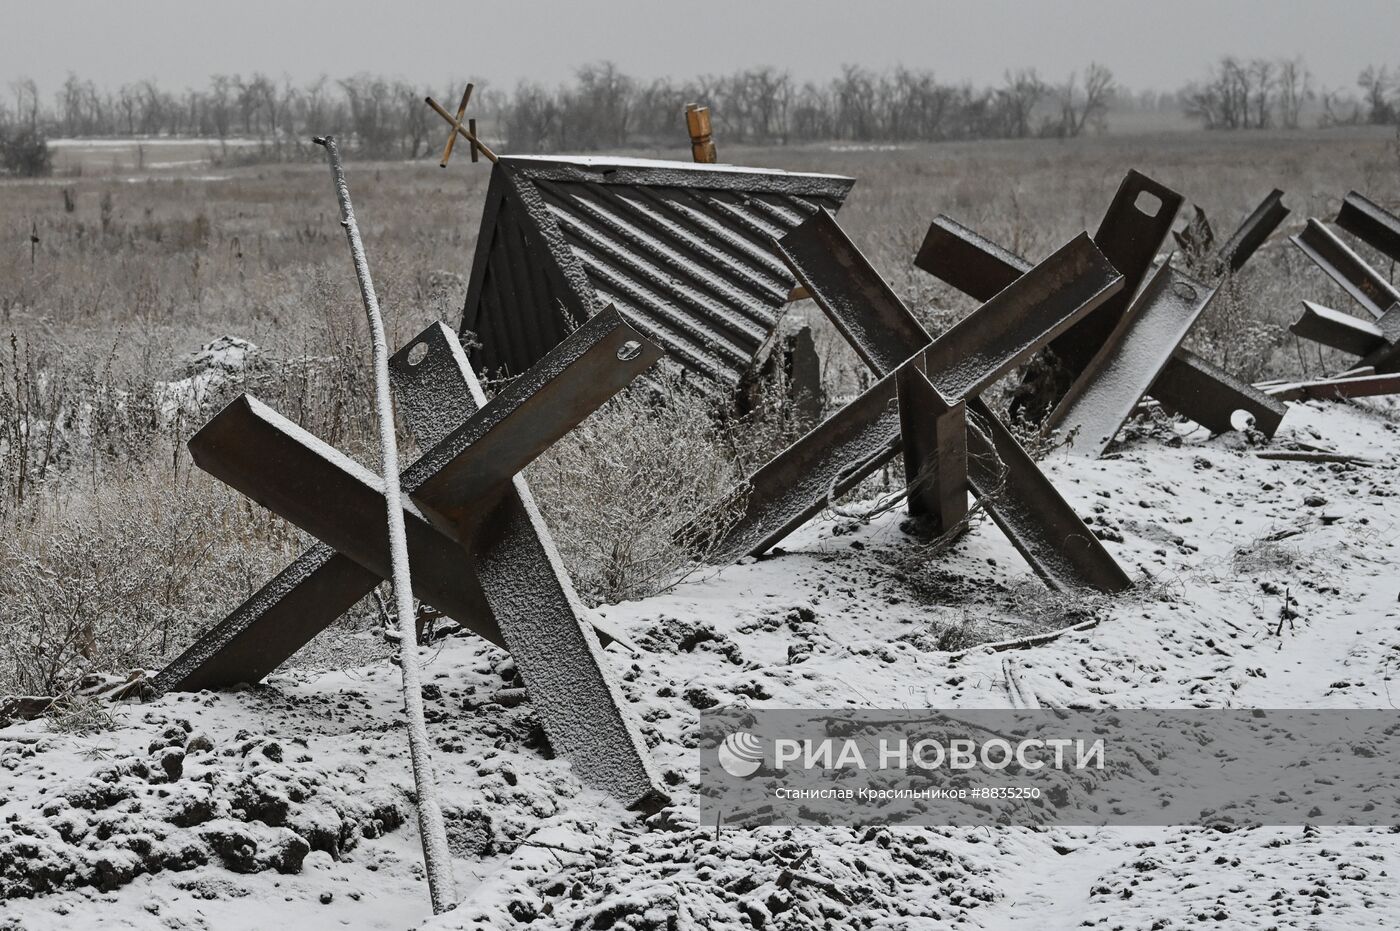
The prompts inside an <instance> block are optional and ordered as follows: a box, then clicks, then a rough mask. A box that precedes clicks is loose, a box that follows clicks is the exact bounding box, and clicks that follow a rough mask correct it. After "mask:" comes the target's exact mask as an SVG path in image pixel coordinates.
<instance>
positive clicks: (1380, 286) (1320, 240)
mask: <svg viewBox="0 0 1400 931" xmlns="http://www.w3.org/2000/svg"><path fill="white" fill-rule="evenodd" d="M1292 238H1293V243H1294V244H1295V245H1297V247H1298V248H1299V249H1301V250H1303V254H1304V255H1306V256H1307V257H1308V258H1310V259H1312V260H1313V263H1314V264H1315V265H1317V267H1318V268H1320V269H1322V270H1323V271H1324V272H1326V273H1327V276H1328V277H1329V278H1331V279H1332V280H1333V281H1335V282H1336V283H1337V284H1339V285H1340V286H1341V287H1342V289H1343V290H1344V291H1346V292H1347V293H1348V294H1350V295H1351V296H1352V298H1353V299H1354V300H1355V301H1356V302H1357V303H1359V304H1360V305H1361V306H1362V307H1364V308H1366V310H1367V312H1369V313H1370V314H1371V316H1372V317H1380V316H1382V315H1383V314H1384V313H1385V312H1386V311H1387V310H1389V309H1390V308H1391V307H1392V306H1393V305H1394V304H1396V303H1400V290H1397V289H1396V288H1395V286H1394V285H1392V284H1391V283H1390V282H1389V281H1386V280H1385V278H1384V277H1383V276H1381V274H1380V273H1379V272H1377V271H1376V270H1375V269H1374V268H1372V267H1371V266H1370V265H1367V264H1366V262H1365V261H1364V260H1363V259H1362V258H1361V257H1360V256H1359V255H1357V254H1356V253H1355V252H1353V251H1352V250H1351V248H1350V247H1349V246H1348V245H1347V244H1346V243H1344V242H1342V240H1341V239H1340V238H1338V237H1337V234H1336V233H1334V232H1332V231H1331V230H1329V229H1328V228H1327V227H1326V226H1324V225H1322V223H1321V222H1320V221H1319V220H1316V219H1311V218H1310V219H1309V220H1308V224H1307V226H1305V227H1304V228H1303V230H1302V231H1301V232H1299V233H1297V234H1295V235H1294V236H1293V237H1292Z"/></svg>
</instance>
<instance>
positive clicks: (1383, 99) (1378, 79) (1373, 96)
mask: <svg viewBox="0 0 1400 931" xmlns="http://www.w3.org/2000/svg"><path fill="white" fill-rule="evenodd" d="M1356 83H1357V84H1358V85H1359V86H1360V87H1361V93H1362V95H1363V96H1364V97H1365V99H1366V119H1367V121H1369V122H1371V123H1375V124H1378V125H1379V124H1385V123H1393V122H1394V121H1395V107H1394V106H1392V105H1391V102H1390V91H1391V89H1392V87H1393V86H1394V82H1393V80H1392V78H1391V76H1390V71H1389V69H1387V68H1386V67H1385V66H1384V65H1381V66H1380V67H1379V68H1378V67H1376V66H1375V65H1368V66H1367V67H1366V68H1365V69H1364V70H1362V72H1361V74H1360V75H1359V76H1358V77H1357V79H1356Z"/></svg>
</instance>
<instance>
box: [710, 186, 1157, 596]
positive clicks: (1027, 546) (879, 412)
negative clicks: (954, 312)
mask: <svg viewBox="0 0 1400 931" xmlns="http://www.w3.org/2000/svg"><path fill="white" fill-rule="evenodd" d="M777 244H778V249H779V251H780V253H781V254H782V256H783V258H784V260H785V261H786V262H787V264H788V267H789V268H790V269H791V270H792V271H793V273H794V274H795V275H796V276H797V279H798V281H800V282H801V283H802V284H803V285H804V286H805V287H806V288H807V290H808V291H809V292H810V293H811V295H812V297H813V299H814V300H816V302H817V304H818V305H819V306H820V307H821V308H822V310H823V311H824V312H825V313H826V314H827V316H828V317H830V318H831V320H832V322H833V323H834V324H835V325H836V327H837V329H839V330H840V331H841V333H842V334H843V335H844V336H845V337H846V339H847V340H848V341H850V343H851V345H852V346H853V347H854V348H855V349H856V351H857V353H859V354H860V356H861V358H862V359H864V360H865V362H866V364H867V365H869V366H870V367H871V369H872V370H874V372H875V374H876V375H878V376H880V379H881V380H880V381H879V382H877V383H876V384H875V385H874V386H873V387H871V388H870V389H869V390H867V391H865V392H864V393H862V394H861V395H859V396H858V397H857V398H856V399H855V400H853V401H852V402H851V403H850V404H848V405H846V406H845V407H844V408H842V409H841V410H840V411H837V412H836V413H835V414H834V415H832V416H831V417H830V418H828V419H827V420H826V421H825V422H823V423H822V424H821V425H819V426H818V427H817V428H816V429H814V430H812V431H811V432H810V433H808V434H807V435H806V436H804V437H802V438H801V439H799V440H798V441H797V442H796V443H794V444H793V445H792V446H791V447H789V448H788V449H787V450H785V451H784V452H782V453H780V454H779V455H778V456H777V457H775V458H774V459H773V460H772V461H771V462H769V463H768V464H767V465H765V466H763V467H762V468H761V469H759V470H758V471H757V472H755V473H754V474H753V475H751V476H750V477H749V478H748V480H747V481H746V483H745V488H746V489H747V495H746V497H745V499H744V504H743V508H742V511H741V514H740V516H739V518H738V520H737V521H736V522H734V523H733V524H732V525H731V526H730V527H729V528H728V529H727V531H726V532H725V534H724V536H723V538H722V539H720V540H719V541H716V545H715V547H714V549H715V552H716V553H717V554H719V557H720V558H721V559H729V560H732V559H737V558H739V557H740V556H743V555H746V554H754V555H757V554H759V553H762V552H763V551H764V550H767V549H768V548H769V547H771V546H773V545H774V544H776V543H777V542H778V541H780V540H781V539H782V538H783V537H785V536H787V535H788V534H789V533H791V532H792V531H793V530H796V529H797V528H798V527H799V526H801V525H802V524H803V523H805V522H806V521H807V520H808V519H810V518H811V517H813V516H815V515H816V514H817V513H819V512H820V511H821V510H822V509H823V508H824V507H826V506H827V505H828V503H829V502H830V501H831V499H832V498H834V497H836V496H839V495H841V494H844V493H846V492H847V491H849V490H851V489H852V488H854V487H855V486H856V485H857V484H858V483H859V482H860V481H861V480H862V479H864V478H865V477H866V476H868V475H870V474H871V473H873V472H874V471H875V470H876V469H878V468H880V466H882V465H884V464H885V463H886V462H888V461H889V460H890V459H892V458H894V457H895V456H896V455H899V454H900V452H901V451H903V454H904V466H905V482H906V486H907V487H908V489H909V510H910V512H911V513H914V514H916V515H921V516H924V517H926V518H928V519H929V520H930V521H931V522H932V524H933V529H935V530H937V531H940V532H946V531H948V530H950V529H952V528H953V527H954V526H955V525H956V523H957V522H958V521H959V520H961V518H962V517H963V515H964V514H966V512H967V498H966V496H967V491H968V490H971V491H972V492H973V493H974V494H975V495H977V497H978V500H979V501H980V503H981V504H982V506H983V507H984V508H985V509H986V510H987V513H988V514H989V515H990V516H991V518H992V519H993V520H994V521H995V522H996V523H997V525H998V526H999V527H1000V528H1001V529H1002V530H1003V531H1004V532H1005V533H1006V535H1007V537H1008V538H1010V540H1011V542H1012V544H1013V545H1014V546H1015V547H1016V548H1017V550H1019V551H1020V553H1021V554H1022V556H1024V557H1025V559H1026V561H1027V562H1028V563H1029V564H1030V565H1031V567H1032V568H1033V569H1034V570H1035V571H1036V573H1037V574H1038V575H1039V576H1040V577H1041V578H1042V579H1043V580H1044V581H1045V582H1046V584H1047V585H1049V586H1050V587H1051V588H1054V589H1057V590H1064V589H1072V588H1078V587H1090V588H1096V589H1099V590H1100V591H1107V592H1114V591H1122V590H1123V589H1126V588H1128V587H1130V585H1131V582H1130V580H1129V579H1128V577H1127V575H1126V574H1125V573H1124V572H1123V570H1122V569H1121V568H1120V567H1119V566H1118V564H1117V563H1116V562H1115V561H1114V560H1113V557H1112V556H1110V555H1109V554H1108V551H1107V550H1105V549H1104V548H1103V545H1102V544H1101V543H1100V542H1099V540H1098V538H1097V537H1095V536H1094V534H1093V532H1092V531H1090V530H1089V529H1088V528H1087V527H1086V526H1085V525H1084V522H1083V521H1082V520H1080V518H1079V517H1078V516H1077V515H1076V514H1075V513H1074V510H1073V509H1072V508H1071V507H1070V505H1069V504H1068V503H1067V502H1066V501H1065V500H1064V499H1063V498H1062V497H1060V495H1059V493H1058V492H1057V491H1056V490H1055V488H1054V486H1052V485H1051V484H1050V482H1049V480H1048V479H1046V478H1045V476H1044V475H1043V474H1042V473H1041V472H1040V470H1039V469H1038V468H1037V467H1036V465H1035V463H1034V461H1033V460H1032V459H1031V458H1030V456H1028V455H1027V454H1026V452H1025V450H1023V449H1022V448H1021V446H1020V444H1019V443H1017V442H1016V439H1015V437H1014V436H1013V435H1012V434H1011V432H1010V431H1009V430H1008V429H1007V428H1006V427H1005V426H1004V425H1003V424H1002V423H1001V421H1000V420H998V418H997V417H996V416H995V415H994V414H993V413H992V411H991V410H990V408H988V407H987V406H986V404H984V403H983V402H982V400H981V398H980V395H981V394H982V392H983V391H985V390H986V389H987V388H988V387H990V386H991V385H992V384H993V383H994V382H995V381H997V380H998V379H999V378H1001V377H1002V376H1004V375H1006V374H1007V373H1008V372H1010V371H1011V370H1012V369H1013V368H1015V367H1016V366H1017V365H1019V364H1020V363H1021V362H1024V361H1025V360H1026V359H1028V358H1029V357H1030V356H1031V355H1033V354H1034V353H1035V352H1037V351H1038V350H1039V349H1041V348H1042V347H1044V346H1045V345H1046V344H1047V343H1049V342H1050V340H1052V339H1054V338H1055V337H1057V336H1059V335H1060V334H1061V333H1063V332H1065V331H1066V330H1067V329H1068V328H1069V327H1071V326H1073V325H1074V324H1075V323H1077V322H1079V321H1080V320H1083V319H1084V318H1085V317H1087V316H1088V315H1089V314H1091V313H1093V311H1094V310H1095V309H1097V308H1099V307H1101V306H1102V305H1103V304H1104V303H1105V302H1106V301H1108V300H1110V299H1112V298H1113V297H1114V296H1115V295H1116V294H1118V293H1120V292H1121V289H1122V287H1123V276H1122V275H1120V274H1119V273H1118V272H1117V271H1116V270H1115V269H1114V268H1113V266H1112V265H1110V264H1109V263H1108V260H1107V259H1106V258H1104V256H1103V255H1102V254H1101V253H1100V252H1099V251H1098V250H1097V249H1096V248H1095V247H1094V244H1093V243H1092V242H1091V241H1090V239H1089V237H1088V235H1087V234H1085V235H1081V236H1079V237H1078V238H1076V239H1075V240H1073V241H1071V242H1070V243H1069V244H1067V245H1066V246H1064V247H1063V248H1061V249H1060V250H1059V251H1058V252H1056V253H1055V254H1054V255H1052V256H1050V258H1048V259H1046V260H1045V261H1044V262H1042V263H1041V264H1040V265H1038V266H1036V267H1035V268H1034V269H1033V270H1032V271H1031V272H1030V273H1028V274H1027V275H1025V276H1023V277H1022V278H1021V279H1020V280H1019V281H1018V282H1016V284H1015V285H1013V286H1012V287H1009V288H1007V289H1005V290H1004V291H1003V292H1002V293H1000V294H998V295H997V296H996V297H995V298H993V299H992V300H990V301H988V302H987V303H986V304H984V305H983V306H982V307H981V308H980V309H979V310H977V311H974V312H973V313H972V314H971V315H969V316H968V317H966V318H964V319H963V320H962V321H961V322H959V323H958V324H957V325H956V326H954V327H953V328H952V329H950V330H948V331H947V332H945V333H943V334H942V335H940V336H939V337H938V339H936V340H934V339H930V337H929V335H928V333H927V331H925V330H924V328H923V326H922V325H921V324H920V323H919V322H918V320H917V319H916V318H915V317H914V315H913V314H912V313H911V312H910V311H909V309H908V308H907V307H905V306H904V304H903V302H902V301H900V300H899V297H898V296H897V295H896V294H895V293H894V292H893V291H892V290H890V288H889V286H888V285H887V284H885V282H884V280H883V279H882V278H881V277H880V275H879V273H878V272H876V271H875V269H874V268H873V267H872V266H871V265H870V263H869V262H868V261H867V260H866V259H865V257H864V256H863V255H861V253H860V251H859V250H858V249H857V248H856V247H855V245H854V244H853V243H852V242H851V241H850V239H849V238H847V237H846V235H845V233H844V232H842V231H841V229H840V227H839V226H837V224H836V221H835V219H834V218H833V217H832V216H831V214H829V213H827V212H826V211H821V212H819V213H817V214H816V215H814V216H812V217H810V218H809V219H808V220H806V221H805V222H804V223H803V224H802V225H801V226H799V227H797V228H796V229H794V230H792V231H791V232H790V233H788V234H787V235H785V236H784V237H783V238H782V239H780V240H778V242H777Z"/></svg>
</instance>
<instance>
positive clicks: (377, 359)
mask: <svg viewBox="0 0 1400 931" xmlns="http://www.w3.org/2000/svg"><path fill="white" fill-rule="evenodd" d="M315 141H316V142H317V144H319V145H322V146H325V149H326V155H327V156H328V157H329V159H330V163H331V176H332V177H333V178H334V179H335V196H336V198H337V199H338V200H339V201H340V225H341V226H343V227H345V238H346V239H348V240H349V241H350V257H351V259H352V260H353V261H354V263H355V277H356V278H358V279H359V282H360V296H361V297H362V298H363V299H364V302H365V315H366V316H367V317H368V318H369V333H370V339H371V341H372V342H373V344H374V399H375V410H376V412H377V414H378V417H379V462H380V466H381V468H382V469H383V472H384V503H385V505H386V506H387V508H388V512H389V558H390V560H391V561H392V564H393V570H394V571H393V576H394V577H393V583H394V601H395V606H396V607H397V609H398V617H399V666H400V668H401V669H402V670H403V704H404V710H405V711H406V712H407V714H408V749H409V755H410V757H411V758H412V761H413V782H414V785H415V787H416V788H417V790H418V832H419V834H421V835H422V838H423V865H424V867H425V868H426V870H427V874H428V894H429V896H431V898H432V900H433V912H434V913H435V914H441V913H442V912H445V911H447V910H448V909H450V908H452V907H453V906H454V905H455V904H456V894H455V893H454V891H453V882H452V855H451V852H450V851H449V849H448V847H447V828H446V826H445V825H444V824H443V820H442V807H441V805H440V804H439V802H438V792H437V780H436V777H435V776H434V775H433V760H432V756H431V755H430V752H429V744H428V724H427V720H426V719H425V718H424V715H423V691H422V683H421V681H420V678H419V672H418V631H417V628H416V626H415V623H414V612H413V584H412V582H411V580H410V578H409V572H408V545H407V543H406V541H405V534H404V523H403V496H402V492H401V491H400V490H399V449H398V443H397V441H396V440H395V438H394V402H393V399H392V398H391V397H390V394H389V346H388V343H387V342H386V340H385V338H384V320H383V318H382V317H381V316H380V314H379V298H378V297H376V296H375V293H374V281H373V280H372V279H371V278H370V276H369V263H368V262H367V261H366V260H365V246H364V243H362V242H361V241H360V228H359V227H358V226H357V225H356V224H355V210H354V208H353V207H351V206H350V188H349V186H348V185H347V184H346V183H345V170H344V168H342V167H341V164H340V150H339V149H338V148H337V147H336V144H335V137H334V136H322V137H318V138H317V139H316V140H315Z"/></svg>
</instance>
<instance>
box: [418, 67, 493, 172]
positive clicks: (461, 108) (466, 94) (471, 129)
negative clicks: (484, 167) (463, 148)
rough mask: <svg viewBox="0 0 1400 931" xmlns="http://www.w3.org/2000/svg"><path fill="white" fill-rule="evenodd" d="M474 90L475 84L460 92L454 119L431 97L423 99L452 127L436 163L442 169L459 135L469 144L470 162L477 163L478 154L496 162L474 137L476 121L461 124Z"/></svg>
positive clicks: (485, 147) (445, 165)
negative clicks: (439, 158)
mask: <svg viewBox="0 0 1400 931" xmlns="http://www.w3.org/2000/svg"><path fill="white" fill-rule="evenodd" d="M475 88H476V85H475V84H468V85H467V89H466V90H465V91H463V92H462V102H461V103H460V104H458V105H457V115H456V116H455V117H454V116H453V115H452V114H450V113H448V112H447V110H446V109H444V108H443V106H442V104H440V103H438V102H437V101H436V100H434V99H433V98H432V97H431V96H429V97H426V98H424V99H425V100H426V101H427V103H428V106H430V107H432V108H433V112H435V113H437V115H438V116H440V117H442V118H443V119H444V120H447V122H448V123H449V124H450V125H451V126H452V131H451V133H449V134H448V136H447V144H446V145H445V146H443V149H442V161H441V162H439V163H438V164H439V165H440V166H441V167H443V168H446V167H447V160H448V159H450V158H451V157H452V149H453V147H454V146H456V145H457V137H458V136H459V135H460V136H462V137H463V138H464V139H466V140H467V142H469V143H471V147H472V161H474V162H475V161H477V157H476V156H477V153H478V152H480V153H481V154H482V155H485V156H486V158H487V159H488V160H490V161H491V162H493V163H494V162H495V161H496V153H495V152H492V151H491V149H490V148H489V147H487V145H486V143H484V142H482V141H481V140H480V139H478V138H477V136H476V120H474V119H472V120H467V121H466V123H465V125H464V124H463V122H462V117H464V116H466V114H467V104H468V103H470V102H471V99H472V91H473V90H474V89H475Z"/></svg>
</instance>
